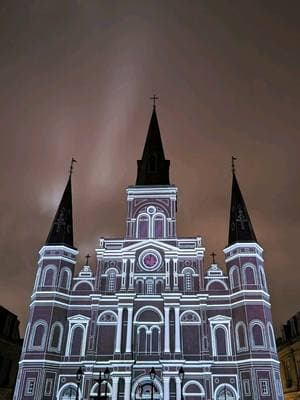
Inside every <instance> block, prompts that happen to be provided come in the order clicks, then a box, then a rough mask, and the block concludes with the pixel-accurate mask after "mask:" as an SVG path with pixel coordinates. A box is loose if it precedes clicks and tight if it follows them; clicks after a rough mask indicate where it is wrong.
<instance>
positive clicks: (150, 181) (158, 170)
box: [136, 96, 170, 185]
mask: <svg viewBox="0 0 300 400" xmlns="http://www.w3.org/2000/svg"><path fill="white" fill-rule="evenodd" d="M155 99H157V97H156V96H155V98H154V102H155ZM137 164H138V171H137V179H136V185H170V179H169V168H170V161H169V160H166V159H165V154H164V149H163V145H162V140H161V136H160V129H159V125H158V120H157V115H156V107H155V103H154V104H153V112H152V116H151V120H150V124H149V129H148V135H147V138H146V143H145V147H144V151H143V156H142V159H141V160H138V162H137Z"/></svg>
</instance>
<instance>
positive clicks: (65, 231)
mask: <svg viewBox="0 0 300 400" xmlns="http://www.w3.org/2000/svg"><path fill="white" fill-rule="evenodd" d="M45 244H46V245H65V246H69V247H73V217H72V184H71V173H70V176H69V179H68V182H67V185H66V188H65V191H64V193H63V196H62V198H61V201H60V204H59V206H58V209H57V212H56V215H55V217H54V220H53V222H52V226H51V228H50V232H49V235H48V237H47V240H46V243H45Z"/></svg>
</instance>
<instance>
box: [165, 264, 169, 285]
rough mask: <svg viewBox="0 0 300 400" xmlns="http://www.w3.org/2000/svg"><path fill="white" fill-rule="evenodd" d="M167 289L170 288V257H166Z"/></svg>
mask: <svg viewBox="0 0 300 400" xmlns="http://www.w3.org/2000/svg"><path fill="white" fill-rule="evenodd" d="M165 261H166V289H167V290H169V289H170V259H169V258H166V259H165Z"/></svg>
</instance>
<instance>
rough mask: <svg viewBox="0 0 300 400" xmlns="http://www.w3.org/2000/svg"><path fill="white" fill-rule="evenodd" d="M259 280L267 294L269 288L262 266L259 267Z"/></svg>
mask: <svg viewBox="0 0 300 400" xmlns="http://www.w3.org/2000/svg"><path fill="white" fill-rule="evenodd" d="M259 279H260V284H261V286H262V287H263V289H264V290H265V291H266V292H267V291H268V288H267V282H266V276H265V272H264V270H263V267H262V266H260V267H259Z"/></svg>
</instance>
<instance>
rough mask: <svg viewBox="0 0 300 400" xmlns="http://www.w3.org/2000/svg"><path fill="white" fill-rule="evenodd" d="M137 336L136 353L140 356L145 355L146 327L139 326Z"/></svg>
mask: <svg viewBox="0 0 300 400" xmlns="http://www.w3.org/2000/svg"><path fill="white" fill-rule="evenodd" d="M137 336H138V340H137V342H138V352H139V353H141V354H145V353H147V350H148V349H147V327H146V326H139V327H138V329H137Z"/></svg>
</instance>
